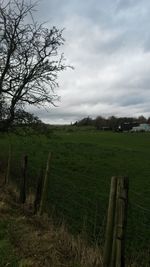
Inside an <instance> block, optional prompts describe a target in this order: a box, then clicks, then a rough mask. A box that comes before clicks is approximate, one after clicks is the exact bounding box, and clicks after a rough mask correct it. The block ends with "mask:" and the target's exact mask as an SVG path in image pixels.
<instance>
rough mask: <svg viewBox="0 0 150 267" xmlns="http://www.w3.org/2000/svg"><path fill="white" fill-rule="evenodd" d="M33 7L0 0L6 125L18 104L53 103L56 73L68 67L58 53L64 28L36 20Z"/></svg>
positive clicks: (0, 80) (0, 83) (0, 76)
mask: <svg viewBox="0 0 150 267" xmlns="http://www.w3.org/2000/svg"><path fill="white" fill-rule="evenodd" d="M34 8H35V3H32V2H27V1H26V0H20V1H18V0H8V1H6V0H3V1H2V0H0V102H2V103H3V104H4V103H5V105H6V106H7V107H8V109H7V110H8V115H7V119H6V121H7V127H8V126H9V125H11V124H12V123H13V120H14V114H15V111H16V109H17V108H18V107H19V108H20V107H21V108H23V107H24V106H25V104H31V105H41V104H46V103H48V104H54V102H55V100H56V99H57V95H56V94H55V90H54V89H55V87H57V86H58V83H57V75H58V73H59V72H60V71H62V70H64V69H65V68H66V66H65V63H64V57H63V54H59V48H60V47H61V46H62V45H63V44H64V39H63V36H62V31H63V30H59V29H57V28H56V27H52V28H51V29H48V28H47V27H45V24H38V23H37V22H35V21H34V19H33V14H34ZM1 106H2V105H1Z"/></svg>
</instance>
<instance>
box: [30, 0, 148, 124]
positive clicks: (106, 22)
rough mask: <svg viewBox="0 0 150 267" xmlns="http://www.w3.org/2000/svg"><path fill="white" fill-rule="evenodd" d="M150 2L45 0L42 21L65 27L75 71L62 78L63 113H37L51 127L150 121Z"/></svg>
mask: <svg viewBox="0 0 150 267" xmlns="http://www.w3.org/2000/svg"><path fill="white" fill-rule="evenodd" d="M149 17H150V2H149V1H148V0H143V1H140V0H136V1H135V0H126V1H124V0H114V1H112V0H106V1H97V0H93V1H92V0H87V1H86V0H83V1H80V0H51V1H48V0H43V1H41V2H40V9H39V13H38V18H39V20H43V19H44V20H46V21H48V22H47V25H49V26H51V25H52V24H55V25H56V26H58V27H59V28H63V27H65V28H66V29H65V31H64V36H65V38H66V44H65V46H64V47H63V51H64V52H65V55H66V57H67V62H68V63H69V64H72V65H74V67H75V70H74V71H72V70H68V71H66V72H64V73H62V74H61V75H59V84H60V88H58V91H57V92H58V94H59V95H60V96H61V102H60V103H58V105H59V107H58V108H51V109H49V112H47V111H45V110H42V109H40V110H34V112H35V113H36V114H38V115H39V116H40V117H41V118H42V119H43V120H45V121H46V122H52V123H58V122H59V123H64V122H71V121H74V120H77V119H79V118H82V117H84V116H88V115H89V116H96V115H105V116H109V115H120V116H121V115H122V116H124V115H141V114H142V113H143V115H145V116H149V115H150V106H149V104H148V102H149V100H150V75H149V73H150V52H149V49H150V35H149Z"/></svg>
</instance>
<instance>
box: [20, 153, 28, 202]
mask: <svg viewBox="0 0 150 267" xmlns="http://www.w3.org/2000/svg"><path fill="white" fill-rule="evenodd" d="M27 164H28V156H27V155H25V156H24V158H23V165H22V176H21V184H20V202H21V203H22V204H24V203H25V202H26V179H27Z"/></svg>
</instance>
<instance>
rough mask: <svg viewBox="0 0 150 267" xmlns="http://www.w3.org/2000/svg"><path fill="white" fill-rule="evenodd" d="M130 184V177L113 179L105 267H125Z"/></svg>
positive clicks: (105, 248)
mask: <svg viewBox="0 0 150 267" xmlns="http://www.w3.org/2000/svg"><path fill="white" fill-rule="evenodd" d="M128 184H129V182H128V177H112V180H111V189H110V197H109V206H108V216H107V226H106V240H105V246H104V267H125V258H124V255H125V230H126V222H127V204H128V188H129V185H128Z"/></svg>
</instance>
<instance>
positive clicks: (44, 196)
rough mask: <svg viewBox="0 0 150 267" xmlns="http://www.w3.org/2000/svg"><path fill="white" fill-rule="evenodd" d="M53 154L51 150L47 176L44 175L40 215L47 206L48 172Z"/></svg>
mask: <svg viewBox="0 0 150 267" xmlns="http://www.w3.org/2000/svg"><path fill="white" fill-rule="evenodd" d="M51 156H52V155H51V152H49V154H48V159H47V164H46V171H45V177H44V182H43V190H42V195H41V201H40V207H39V215H42V214H43V211H44V208H45V199H46V190H47V182H48V174H49V166H50V160H51Z"/></svg>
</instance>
